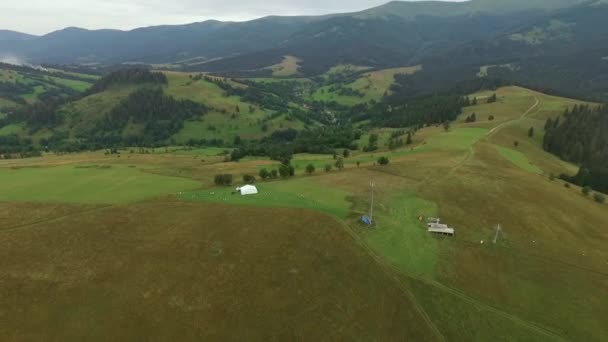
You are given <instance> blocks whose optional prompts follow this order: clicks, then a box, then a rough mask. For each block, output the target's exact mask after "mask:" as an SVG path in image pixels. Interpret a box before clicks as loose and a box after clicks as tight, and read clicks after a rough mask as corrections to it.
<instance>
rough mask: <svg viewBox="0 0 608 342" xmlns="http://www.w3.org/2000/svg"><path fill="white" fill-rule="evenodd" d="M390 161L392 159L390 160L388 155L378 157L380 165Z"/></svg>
mask: <svg viewBox="0 0 608 342" xmlns="http://www.w3.org/2000/svg"><path fill="white" fill-rule="evenodd" d="M389 162H390V161H389V160H388V158H387V157H380V158H378V164H379V165H382V166H384V165H388V163H389Z"/></svg>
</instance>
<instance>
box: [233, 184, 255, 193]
mask: <svg viewBox="0 0 608 342" xmlns="http://www.w3.org/2000/svg"><path fill="white" fill-rule="evenodd" d="M236 191H238V192H240V193H241V195H243V196H245V195H257V193H258V188H256V187H255V185H245V186H242V187H240V188H236Z"/></svg>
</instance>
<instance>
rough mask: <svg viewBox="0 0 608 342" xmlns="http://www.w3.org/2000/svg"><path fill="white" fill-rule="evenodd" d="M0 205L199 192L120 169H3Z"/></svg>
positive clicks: (182, 182)
mask: <svg viewBox="0 0 608 342" xmlns="http://www.w3.org/2000/svg"><path fill="white" fill-rule="evenodd" d="M0 183H1V184H2V191H1V192H0V201H26V202H65V203H104V204H105V203H128V202H134V201H139V200H143V199H147V198H152V197H156V196H160V195H166V194H171V193H175V192H177V191H180V190H190V189H194V188H197V187H198V186H199V184H198V183H197V182H195V181H192V180H188V179H183V178H176V177H165V176H158V175H153V174H148V173H146V172H142V171H141V170H140V169H138V168H136V167H129V166H118V165H70V166H58V167H31V168H0Z"/></svg>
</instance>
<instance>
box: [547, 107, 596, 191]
mask: <svg viewBox="0 0 608 342" xmlns="http://www.w3.org/2000/svg"><path fill="white" fill-rule="evenodd" d="M562 118H563V119H560V117H557V118H555V119H553V118H549V119H547V122H546V123H545V131H546V133H545V137H544V140H543V147H544V149H545V150H546V151H548V152H551V153H553V154H555V155H557V156H559V157H560V158H562V159H564V160H567V161H569V162H572V163H576V164H578V165H581V167H580V170H579V172H578V174H576V175H575V176H568V175H563V176H562V178H564V179H566V180H568V181H571V182H573V183H575V184H578V185H580V186H590V187H592V188H593V189H596V190H599V191H603V192H608V106H606V105H602V106H589V105H575V106H574V107H573V108H572V109H566V110H565V112H564V113H563V115H562Z"/></svg>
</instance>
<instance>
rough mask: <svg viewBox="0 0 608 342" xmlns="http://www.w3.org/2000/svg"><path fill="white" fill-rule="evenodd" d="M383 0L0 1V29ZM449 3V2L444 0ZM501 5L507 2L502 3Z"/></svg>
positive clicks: (303, 11) (182, 20)
mask: <svg viewBox="0 0 608 342" xmlns="http://www.w3.org/2000/svg"><path fill="white" fill-rule="evenodd" d="M387 1H388V0H300V1H293V0H290V1H286V0H262V1H251V0H0V29H8V30H14V31H20V32H26V33H32V34H45V33H48V32H51V31H54V30H58V29H61V28H65V27H68V26H77V27H83V28H88V29H99V28H114V29H123V30H124V29H132V28H136V27H142V26H151V25H161V24H186V23H191V22H195V21H203V20H207V19H218V20H234V21H243V20H249V19H254V18H259V17H263V16H266V15H316V14H328V13H337V12H351V11H358V10H362V9H366V8H369V7H373V6H378V5H381V4H383V3H385V2H387ZM449 1H454V0H449ZM506 1H507V0H506Z"/></svg>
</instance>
